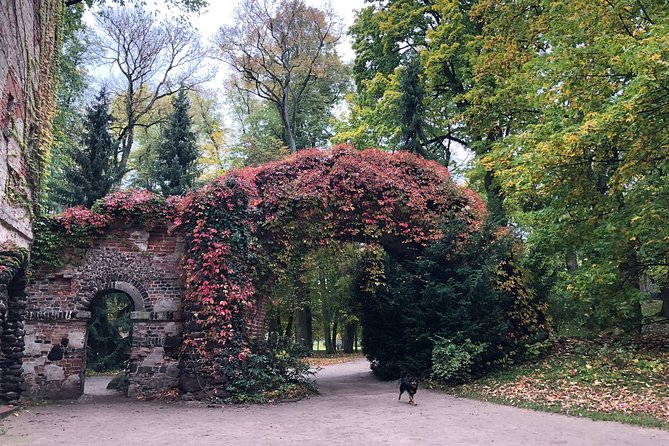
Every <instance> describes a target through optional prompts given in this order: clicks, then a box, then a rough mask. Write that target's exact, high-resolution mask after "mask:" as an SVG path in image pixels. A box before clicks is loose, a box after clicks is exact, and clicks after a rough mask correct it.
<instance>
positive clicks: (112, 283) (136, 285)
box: [82, 279, 153, 312]
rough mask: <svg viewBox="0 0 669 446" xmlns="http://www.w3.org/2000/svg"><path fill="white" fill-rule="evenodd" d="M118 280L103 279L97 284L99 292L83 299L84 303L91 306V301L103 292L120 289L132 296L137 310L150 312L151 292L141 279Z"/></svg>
mask: <svg viewBox="0 0 669 446" xmlns="http://www.w3.org/2000/svg"><path fill="white" fill-rule="evenodd" d="M127 280H128V281H125V280H117V279H107V280H105V281H102V282H101V283H100V285H98V286H97V292H96V293H95V294H94V295H93V296H91V297H90V298H89V299H87V300H84V301H82V303H84V304H86V305H87V306H90V304H91V301H92V300H93V299H95V298H96V297H97V296H100V295H102V294H107V293H109V292H114V291H120V292H122V293H125V294H127V295H128V297H130V299H131V300H132V303H133V304H134V308H135V311H144V312H150V311H153V310H152V307H153V306H152V304H151V300H150V299H149V293H148V292H147V291H146V290H145V289H144V287H143V286H142V284H141V283H140V282H139V281H136V280H132V279H127Z"/></svg>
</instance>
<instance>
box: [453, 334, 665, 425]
mask: <svg viewBox="0 0 669 446" xmlns="http://www.w3.org/2000/svg"><path fill="white" fill-rule="evenodd" d="M668 341H669V336H668V335H667V334H666V333H660V334H646V335H644V336H643V337H641V338H638V339H634V340H617V341H614V340H611V339H609V338H595V339H590V340H588V339H577V338H567V339H563V342H561V343H559V344H558V345H557V346H556V348H555V349H554V351H553V352H551V353H550V354H549V355H548V356H546V357H544V358H543V359H541V360H540V361H537V362H534V363H529V364H523V365H518V366H514V367H512V368H509V369H507V370H505V371H501V372H498V373H494V374H491V375H488V376H486V377H484V378H481V379H479V380H476V381H473V382H470V383H467V384H463V385H460V386H456V387H452V388H450V390H451V391H453V392H454V393H455V394H457V395H459V396H463V397H468V398H475V399H481V400H485V401H491V402H496V403H501V404H507V405H512V406H518V407H525V408H530V409H535V410H542V411H546V412H555V413H562V414H568V415H575V416H583V417H588V418H592V419H594V420H609V421H619V422H623V423H630V424H637V425H641V426H649V427H658V428H662V429H667V430H669V342H668Z"/></svg>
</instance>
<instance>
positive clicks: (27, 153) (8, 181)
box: [0, 0, 64, 404]
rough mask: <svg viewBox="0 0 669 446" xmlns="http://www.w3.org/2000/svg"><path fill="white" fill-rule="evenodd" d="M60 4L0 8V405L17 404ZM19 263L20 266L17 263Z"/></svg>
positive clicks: (34, 0)
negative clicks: (29, 252)
mask: <svg viewBox="0 0 669 446" xmlns="http://www.w3.org/2000/svg"><path fill="white" fill-rule="evenodd" d="M63 5H64V2H63V1H62V0H11V1H5V0H2V1H0V251H1V252H0V404H2V403H5V402H15V401H16V400H17V399H18V397H19V394H20V393H21V392H22V391H23V389H24V387H25V385H24V383H23V378H22V377H21V373H22V371H23V369H22V367H21V358H22V355H23V343H24V341H23V317H24V316H23V315H24V312H25V293H24V289H23V288H24V286H25V271H26V268H27V262H28V256H27V255H24V254H25V252H26V251H22V249H27V248H29V246H30V243H31V241H32V239H33V233H32V218H33V215H34V211H35V209H36V205H35V203H36V201H37V198H38V193H39V189H40V183H41V178H42V174H43V171H44V164H45V161H46V159H47V157H48V155H47V154H48V147H49V141H50V138H51V118H52V116H53V111H54V103H55V100H54V99H55V96H54V86H55V82H54V76H53V75H52V69H53V67H54V66H55V61H56V58H55V57H54V55H55V54H57V48H58V41H57V40H58V39H57V36H58V32H57V30H58V27H59V23H60V19H61V18H62V11H63ZM17 259H18V260H20V261H19V263H17V262H16V260H17Z"/></svg>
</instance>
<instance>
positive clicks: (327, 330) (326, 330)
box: [323, 321, 334, 355]
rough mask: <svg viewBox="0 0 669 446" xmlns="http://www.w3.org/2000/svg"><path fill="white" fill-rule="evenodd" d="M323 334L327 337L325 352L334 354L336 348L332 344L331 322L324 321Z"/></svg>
mask: <svg viewBox="0 0 669 446" xmlns="http://www.w3.org/2000/svg"><path fill="white" fill-rule="evenodd" d="M323 336H324V337H325V353H327V354H329V355H330V354H333V353H334V348H333V345H332V335H331V332H330V324H329V323H327V322H325V321H323Z"/></svg>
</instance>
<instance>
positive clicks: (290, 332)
mask: <svg viewBox="0 0 669 446" xmlns="http://www.w3.org/2000/svg"><path fill="white" fill-rule="evenodd" d="M283 335H284V336H285V337H287V338H292V337H293V336H292V335H293V314H292V313H291V314H289V315H288V322H286V331H284V332H283Z"/></svg>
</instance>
